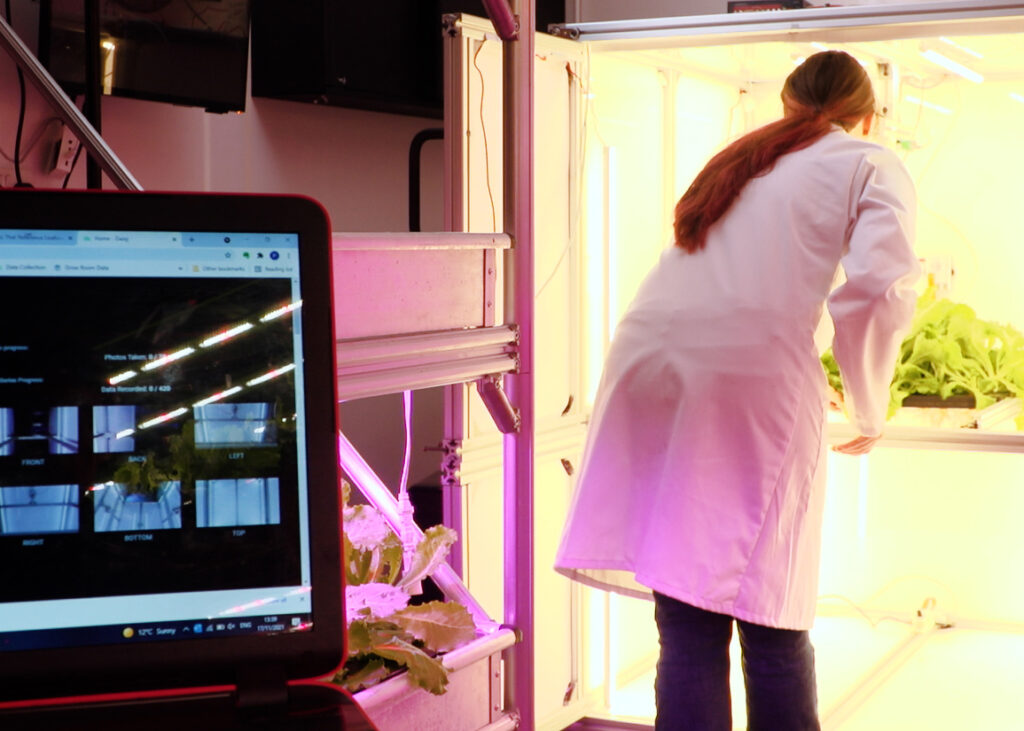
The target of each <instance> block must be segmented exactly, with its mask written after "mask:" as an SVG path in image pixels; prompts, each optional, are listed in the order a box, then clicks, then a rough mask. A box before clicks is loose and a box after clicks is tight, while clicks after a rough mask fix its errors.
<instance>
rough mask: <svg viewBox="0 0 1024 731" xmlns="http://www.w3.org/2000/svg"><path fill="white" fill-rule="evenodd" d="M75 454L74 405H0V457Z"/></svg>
mask: <svg viewBox="0 0 1024 731" xmlns="http://www.w3.org/2000/svg"><path fill="white" fill-rule="evenodd" d="M77 453H78V407H77V406H53V407H51V408H38V407H28V408H18V409H11V408H0V457H10V456H12V455H13V456H19V457H42V456H45V455H47V454H77Z"/></svg>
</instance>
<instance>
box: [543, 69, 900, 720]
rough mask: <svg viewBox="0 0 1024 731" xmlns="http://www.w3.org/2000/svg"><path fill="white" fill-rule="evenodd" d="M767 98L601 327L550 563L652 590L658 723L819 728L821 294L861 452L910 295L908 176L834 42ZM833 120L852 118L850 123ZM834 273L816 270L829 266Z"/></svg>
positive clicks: (622, 586)
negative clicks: (599, 371)
mask: <svg viewBox="0 0 1024 731" xmlns="http://www.w3.org/2000/svg"><path fill="white" fill-rule="evenodd" d="M782 101H783V105H784V109H785V116H784V118H783V119H781V120H779V121H777V122H774V123H772V124H769V125H767V126H765V127H762V128H760V129H758V130H755V131H754V132H752V133H750V134H748V135H746V136H744V137H742V138H741V139H739V140H737V141H736V142H734V143H733V144H731V145H730V146H729V147H727V148H726V149H725V150H723V151H722V152H720V153H719V154H718V155H716V156H715V157H714V158H713V159H712V160H711V161H710V162H709V163H708V165H707V166H706V167H705V168H704V170H703V171H702V172H701V173H700V174H699V175H698V176H697V178H696V179H695V180H694V182H693V184H692V185H691V186H690V188H689V189H688V190H687V191H686V193H685V194H684V195H683V197H682V198H681V199H680V201H679V203H678V204H677V206H676V211H675V246H672V247H669V249H668V250H667V251H665V252H664V253H663V255H662V256H661V258H660V260H659V261H658V263H657V265H656V266H655V267H654V269H653V270H652V271H651V272H650V273H649V274H648V276H647V278H646V279H645V280H644V282H643V284H642V285H641V287H640V289H639V292H638V294H637V295H636V298H635V299H634V301H633V302H632V304H631V305H630V307H629V309H628V311H627V312H626V315H625V316H624V318H623V319H622V321H621V322H620V323H619V325H618V328H617V330H616V332H615V337H614V340H613V342H612V346H611V349H610V352H609V353H608V357H607V360H606V363H605V370H604V373H603V376H602V380H601V384H600V387H599V389H598V395H597V400H596V403H595V407H594V414H593V419H592V421H591V424H590V430H589V433H588V438H587V444H586V447H585V451H584V457H583V463H582V466H581V469H580V472H579V480H578V484H577V487H576V493H575V494H574V496H573V502H572V506H571V508H570V514H569V518H568V522H567V525H566V529H565V533H564V536H563V539H562V544H561V546H560V548H559V551H558V556H557V559H556V568H557V569H558V570H559V571H560V572H562V573H564V574H566V575H568V576H570V577H572V578H574V579H576V580H579V581H583V582H585V583H588V584H591V585H593V586H598V587H601V588H605V589H611V590H614V591H619V592H622V593H625V594H632V595H636V596H647V597H650V596H651V594H652V592H653V595H654V600H655V619H656V621H657V624H658V629H659V634H660V639H661V656H660V659H659V661H658V674H657V681H656V683H655V690H656V698H657V706H658V720H657V728H659V729H698V730H700V731H713V730H716V729H731V728H732V725H731V709H730V697H729V655H728V646H729V642H730V638H731V633H732V626H733V623H734V620H735V622H736V623H737V625H738V630H739V635H740V642H741V647H742V651H743V670H744V678H745V681H746V694H747V714H748V719H749V728H751V729H771V731H784V730H785V729H805V728H809V729H813V728H818V720H817V708H816V706H817V700H816V687H815V678H814V656H813V649H812V648H811V645H810V642H809V640H808V633H807V630H808V629H809V628H810V626H811V624H812V621H813V618H814V611H815V603H816V593H817V579H818V557H819V548H820V533H821V519H822V503H823V499H824V467H825V457H824V441H823V431H824V415H825V410H826V404H827V396H826V390H827V388H826V381H825V377H824V373H823V370H822V367H821V363H820V361H819V357H818V356H819V353H818V350H817V348H816V347H815V343H814V333H815V330H816V327H817V325H818V322H819V319H820V317H821V315H822V312H823V308H824V306H825V305H826V303H827V306H828V310H829V313H830V314H831V316H832V320H833V324H834V326H835V335H834V339H833V351H834V354H835V357H836V360H837V362H838V363H839V368H840V371H841V373H842V376H843V384H844V389H845V399H846V403H845V406H846V410H847V413H848V415H849V417H850V419H851V420H852V422H853V424H854V425H855V426H856V428H857V429H858V431H859V433H860V436H858V437H857V438H856V439H854V440H852V441H850V442H848V443H846V444H841V445H838V446H836V447H834V449H835V450H836V451H839V452H843V453H847V454H862V453H865V452H867V451H868V450H870V449H871V447H872V446H873V445H874V443H875V442H876V441H877V440H878V439H879V437H880V435H881V432H882V427H883V425H884V421H885V415H886V409H887V405H888V400H889V390H888V386H889V382H890V381H891V379H892V374H893V369H894V364H895V360H896V355H897V353H898V348H899V344H900V342H901V340H902V337H903V335H904V334H905V332H906V328H907V327H908V326H909V323H910V318H911V315H912V313H913V308H914V302H915V296H914V291H913V289H912V288H913V285H914V282H915V280H916V278H917V276H918V263H917V258H916V257H915V255H914V253H913V250H912V248H911V242H912V240H913V226H914V212H915V194H914V188H913V184H912V182H911V180H910V178H909V177H908V175H907V173H906V171H905V169H904V168H903V165H902V164H901V163H900V161H899V159H898V158H897V157H896V155H895V154H894V153H892V152H891V151H889V150H887V149H885V148H883V147H881V146H879V145H877V144H874V143H872V142H868V141H866V140H865V139H863V138H862V136H859V135H858V134H857V133H861V132H866V131H867V130H868V128H869V126H870V124H871V120H872V117H873V112H874V95H873V92H872V88H871V81H870V79H869V77H868V75H867V74H866V72H865V71H864V70H863V69H862V68H861V66H860V65H859V64H858V63H857V61H856V60H854V59H853V58H852V57H851V56H849V55H847V54H845V53H842V52H839V51H826V52H823V53H819V54H815V55H813V56H811V57H810V58H808V59H807V60H806V61H805V62H804V63H803V64H802V65H801V66H799V67H798V68H797V69H796V70H794V71H793V73H792V74H791V75H790V76H789V78H788V79H787V80H786V83H785V86H784V88H783V90H782ZM851 132H853V133H855V134H851ZM840 265H842V269H843V271H844V272H845V275H846V279H845V282H844V283H843V284H842V285H840V286H839V287H837V288H834V289H833V285H834V282H835V280H836V276H837V272H838V268H839V266H840Z"/></svg>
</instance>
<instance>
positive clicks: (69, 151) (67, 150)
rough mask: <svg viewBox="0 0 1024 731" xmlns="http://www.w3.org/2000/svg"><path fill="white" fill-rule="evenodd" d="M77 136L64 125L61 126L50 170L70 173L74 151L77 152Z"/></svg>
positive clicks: (73, 160)
mask: <svg viewBox="0 0 1024 731" xmlns="http://www.w3.org/2000/svg"><path fill="white" fill-rule="evenodd" d="M79 144H80V143H79V142H78V138H77V137H75V133H74V132H72V131H71V130H70V129H69V128H68V127H67V126H66V125H65V126H63V127H61V135H60V142H58V143H57V149H56V151H55V152H54V155H53V167H52V168H50V172H51V173H54V172H61V173H70V172H71V167H72V165H74V163H75V153H77V152H78V145H79Z"/></svg>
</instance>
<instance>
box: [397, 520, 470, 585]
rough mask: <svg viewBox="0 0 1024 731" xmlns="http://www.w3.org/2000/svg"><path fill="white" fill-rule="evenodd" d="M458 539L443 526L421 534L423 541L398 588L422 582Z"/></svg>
mask: <svg viewBox="0 0 1024 731" xmlns="http://www.w3.org/2000/svg"><path fill="white" fill-rule="evenodd" d="M457 539H458V536H457V535H456V533H455V531H453V530H452V529H450V528H446V527H445V526H443V525H435V526H434V527H432V528H429V529H428V530H427V531H426V532H425V533H424V534H423V540H421V541H420V542H419V545H417V546H416V555H415V557H414V558H413V560H412V565H411V566H410V567H409V570H408V571H407V572H406V573H405V575H403V576H402V580H401V581H399V582H398V586H401V587H406V586H410V585H413V584H416V583H418V582H420V581H423V579H425V578H426V577H427V576H428V575H429V574H430V573H431V572H433V570H434V569H436V568H437V567H438V566H439V565H440V564H441V562H442V561H444V559H445V556H447V555H448V550H449V549H450V548H451V547H452V544H453V543H455V541H456V540H457Z"/></svg>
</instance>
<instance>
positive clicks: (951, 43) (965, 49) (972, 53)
mask: <svg viewBox="0 0 1024 731" xmlns="http://www.w3.org/2000/svg"><path fill="white" fill-rule="evenodd" d="M939 40H940V41H942V42H943V43H945V44H946V45H948V46H952V47H953V48H955V49H956V50H958V51H963V52H964V53H966V54H967V55H968V56H974V57H975V58H985V57H984V56H982V55H981V54H980V53H978V52H977V51H975V50H974V49H973V48H968V47H967V46H962V45H960V44H959V43H957V42H956V41H954V40H953V39H952V38H946V37H945V36H939Z"/></svg>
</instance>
